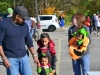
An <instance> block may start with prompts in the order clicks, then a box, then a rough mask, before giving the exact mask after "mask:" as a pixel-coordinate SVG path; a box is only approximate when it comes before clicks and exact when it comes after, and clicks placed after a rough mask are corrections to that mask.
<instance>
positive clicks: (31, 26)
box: [25, 18, 36, 38]
mask: <svg viewBox="0 0 100 75" xmlns="http://www.w3.org/2000/svg"><path fill="white" fill-rule="evenodd" d="M25 23H26V24H27V25H28V27H29V33H30V37H31V38H32V37H33V36H32V35H33V33H34V29H36V23H35V21H34V20H32V18H30V19H29V20H25Z"/></svg>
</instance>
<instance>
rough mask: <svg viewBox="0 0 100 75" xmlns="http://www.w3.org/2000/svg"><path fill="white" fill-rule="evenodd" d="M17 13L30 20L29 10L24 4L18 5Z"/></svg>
mask: <svg viewBox="0 0 100 75" xmlns="http://www.w3.org/2000/svg"><path fill="white" fill-rule="evenodd" d="M14 12H15V13H17V14H18V15H20V16H21V17H22V18H23V19H25V20H29V19H30V18H29V16H28V12H27V10H26V8H25V7H24V6H17V7H16V8H15V10H14Z"/></svg>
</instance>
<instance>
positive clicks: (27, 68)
mask: <svg viewBox="0 0 100 75" xmlns="http://www.w3.org/2000/svg"><path fill="white" fill-rule="evenodd" d="M27 19H29V17H28V12H27V10H26V8H25V7H23V6H17V7H16V8H15V10H14V13H13V15H12V17H11V18H5V19H4V20H2V21H0V56H1V58H2V61H3V64H4V66H5V67H6V72H7V75H18V74H19V73H20V75H32V70H31V65H30V61H29V58H28V56H27V52H26V48H25V44H26V45H27V47H28V49H29V51H30V52H31V55H32V57H33V60H34V62H35V63H36V64H37V63H38V62H39V61H38V59H37V57H36V56H37V55H36V54H35V51H34V47H33V42H32V39H31V37H30V34H29V28H28V26H27V24H26V23H25V22H24V21H25V20H27ZM18 72H19V73H18Z"/></svg>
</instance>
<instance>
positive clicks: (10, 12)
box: [7, 8, 13, 18]
mask: <svg viewBox="0 0 100 75" xmlns="http://www.w3.org/2000/svg"><path fill="white" fill-rule="evenodd" d="M7 12H8V16H7V17H10V18H11V17H12V15H13V9H12V8H8V9H7Z"/></svg>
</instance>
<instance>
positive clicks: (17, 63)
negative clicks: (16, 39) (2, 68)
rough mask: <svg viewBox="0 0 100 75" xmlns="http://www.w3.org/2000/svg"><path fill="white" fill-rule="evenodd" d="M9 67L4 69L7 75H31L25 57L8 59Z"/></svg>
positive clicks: (27, 60) (27, 59) (28, 63)
mask: <svg viewBox="0 0 100 75" xmlns="http://www.w3.org/2000/svg"><path fill="white" fill-rule="evenodd" d="M8 60H9V62H10V64H11V66H10V68H6V71H7V75H19V73H20V75H32V70H31V66H30V62H29V58H28V56H27V55H25V56H24V57H22V58H8Z"/></svg>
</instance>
